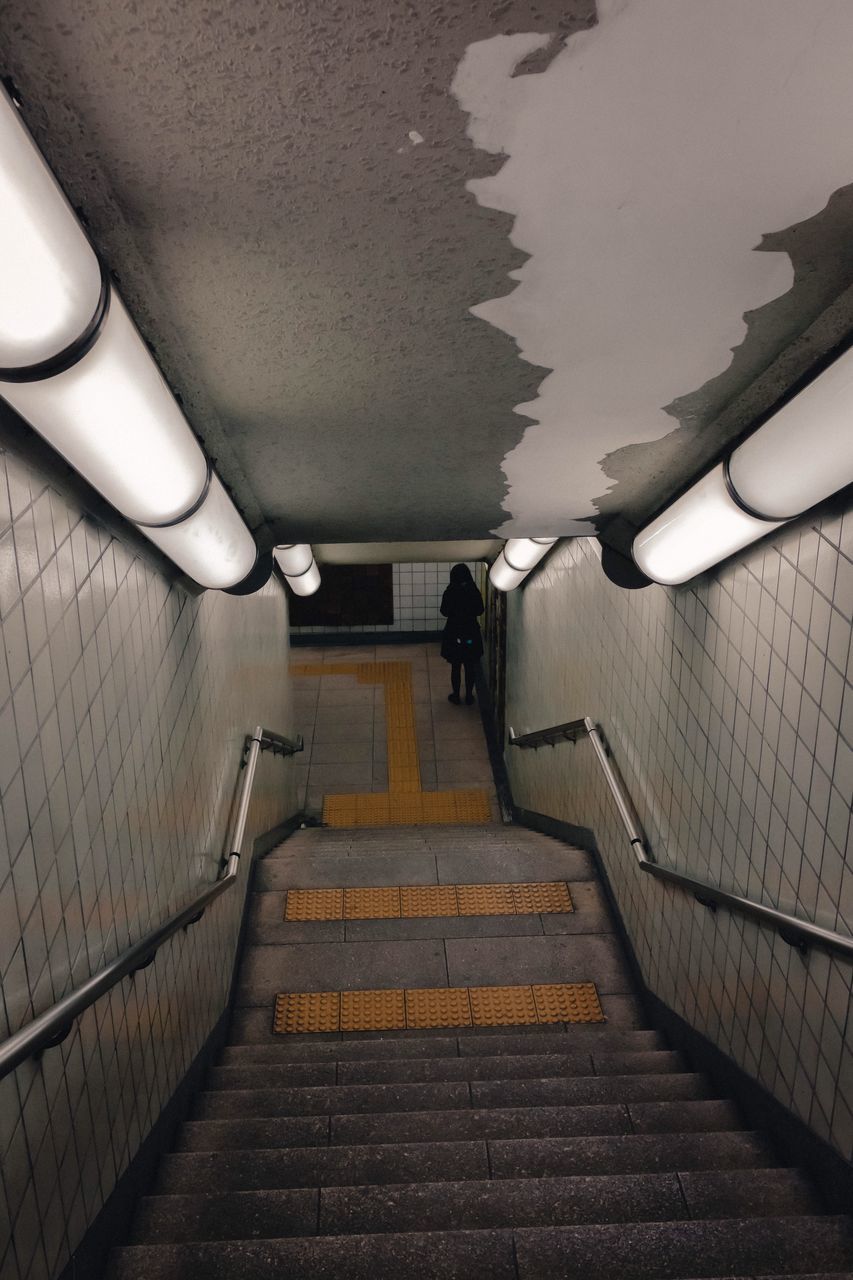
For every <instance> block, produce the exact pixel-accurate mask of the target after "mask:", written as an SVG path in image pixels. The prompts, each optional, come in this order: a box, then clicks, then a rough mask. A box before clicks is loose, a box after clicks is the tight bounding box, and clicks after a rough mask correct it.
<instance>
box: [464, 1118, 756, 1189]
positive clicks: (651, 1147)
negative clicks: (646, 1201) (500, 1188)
mask: <svg viewBox="0 0 853 1280" xmlns="http://www.w3.org/2000/svg"><path fill="white" fill-rule="evenodd" d="M488 1147H489V1163H490V1167H491V1170H492V1177H493V1178H557V1177H569V1176H573V1175H577V1174H586V1175H592V1174H605V1173H650V1172H677V1173H689V1172H695V1171H697V1170H722V1169H764V1168H773V1167H774V1166H775V1165H776V1164H777V1163H778V1161H777V1160H776V1158H775V1156H774V1154H773V1152H772V1151H771V1150H770V1148H769V1147H768V1145H767V1143H766V1141H765V1140H764V1139H763V1138H762V1137H761V1136H760V1135H759V1134H757V1133H751V1132H748V1131H746V1130H743V1131H739V1132H735V1133H729V1132H721V1133H649V1134H639V1133H638V1134H630V1135H629V1136H627V1137H624V1136H618V1135H617V1136H615V1137H590V1138H511V1139H504V1138H495V1139H490V1140H489V1143H488Z"/></svg>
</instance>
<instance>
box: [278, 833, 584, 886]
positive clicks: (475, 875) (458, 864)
mask: <svg viewBox="0 0 853 1280" xmlns="http://www.w3.org/2000/svg"><path fill="white" fill-rule="evenodd" d="M596 878H597V877H596V873H595V863H594V861H593V859H592V856H591V854H588V853H585V852H584V851H583V850H582V849H570V848H569V847H568V846H567V845H559V844H558V845H555V846H554V848H553V849H524V848H521V849H516V848H502V849H495V848H487V847H483V848H477V847H476V846H474V847H471V846H469V845H468V844H460V846H459V850H458V851H454V850H447V851H443V850H438V851H436V850H430V851H428V852H427V851H420V852H412V851H409V850H397V851H394V850H388V851H387V852H385V853H378V852H373V851H367V850H361V851H360V852H358V853H351V854H349V855H341V854H338V853H332V852H329V851H326V852H324V853H305V852H297V851H295V850H291V851H289V852H288V853H287V854H286V855H285V854H282V856H280V857H277V858H269V857H267V858H262V859H261V861H260V862H259V863H258V865H257V869H256V872H255V883H254V888H255V891H256V892H258V893H270V892H276V891H281V890H284V889H296V888H298V889H334V888H339V887H341V886H343V887H366V886H372V887H379V886H381V885H400V884H403V885H407V884H502V883H505V882H510V881H520V882H525V881H533V880H537V881H539V880H568V881H569V882H571V881H573V880H595V879H596Z"/></svg>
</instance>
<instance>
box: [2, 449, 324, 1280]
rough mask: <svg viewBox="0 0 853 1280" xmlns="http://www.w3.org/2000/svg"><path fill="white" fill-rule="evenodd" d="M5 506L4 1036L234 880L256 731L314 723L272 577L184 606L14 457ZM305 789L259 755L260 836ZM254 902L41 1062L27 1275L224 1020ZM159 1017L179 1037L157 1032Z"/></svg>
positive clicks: (33, 1116) (125, 1156)
mask: <svg viewBox="0 0 853 1280" xmlns="http://www.w3.org/2000/svg"><path fill="white" fill-rule="evenodd" d="M7 501H8V502H9V504H10V506H11V510H12V512H13V514H14V517H15V520H14V526H13V529H12V534H13V539H14V545H15V546H16V547H17V548H18V551H19V554H20V556H21V557H22V558H21V560H20V562H19V565H18V568H17V569H16V571H15V573H9V572H8V571H7V570H6V568H5V566H6V565H8V556H7V557H6V558H5V559H4V572H3V579H2V584H0V615H2V628H3V648H4V652H5V655H6V659H5V661H0V666H2V679H0V738H1V739H2V741H0V792H2V813H3V824H4V831H5V839H4V840H0V927H2V934H3V941H2V943H0V979H2V989H3V995H4V999H5V1008H4V1010H3V1013H2V1019H0V1020H2V1021H3V1023H4V1024H5V1021H6V1014H9V1015H10V1019H11V1020H12V1021H13V1022H14V1023H17V1022H18V1021H20V1020H21V1019H22V1018H26V1017H27V1016H31V1015H32V1012H33V1011H35V1012H39V1011H41V1009H42V1008H44V1007H46V1005H48V1004H50V1003H51V1002H52V1001H53V999H54V998H55V997H56V996H57V995H59V994H61V993H62V992H63V991H65V990H67V989H69V988H70V986H72V985H73V984H74V983H76V982H79V981H81V980H82V979H83V978H84V977H86V976H88V974H89V972H90V969H91V966H92V965H93V964H94V965H98V964H99V963H100V962H101V961H102V959H103V958H104V956H107V957H109V956H112V955H114V954H115V953H116V951H117V949H118V948H119V946H120V945H123V944H124V943H126V942H127V940H128V939H129V938H130V936H133V937H138V936H139V933H140V932H141V931H142V930H143V929H144V928H145V927H146V926H147V925H149V924H153V923H158V922H159V921H160V920H162V919H163V918H164V917H165V915H166V914H167V913H168V912H169V911H171V910H174V909H175V907H177V906H178V905H179V904H180V903H182V902H184V901H187V900H188V899H189V898H190V897H191V896H192V894H193V892H194V891H195V890H196V889H197V887H198V885H199V884H203V883H207V882H209V881H210V880H212V879H213V878H214V877H215V876H216V874H217V871H218V863H219V856H220V851H221V848H222V846H223V842H224V840H225V838H226V836H225V829H226V825H227V821H228V813H229V808H230V803H231V796H232V793H233V785H234V778H235V777H236V773H237V769H238V764H239V758H240V752H241V746H242V737H243V735H244V734H245V733H246V732H247V731H248V730H250V729H251V728H252V727H253V726H254V724H256V723H257V722H258V721H259V720H260V721H262V722H263V723H264V724H266V725H267V726H268V727H269V728H272V729H277V730H279V731H281V732H284V733H293V732H295V731H297V730H298V727H299V726H298V725H297V724H296V723H295V722H294V721H293V718H292V712H291V709H290V701H289V681H288V677H287V663H288V648H287V622H286V601H285V598H284V594H283V592H282V591H280V589H279V588H278V587H277V586H276V585H275V584H270V585H269V586H268V587H266V588H265V589H264V590H263V591H262V592H259V593H258V594H257V595H256V596H252V597H244V598H237V597H229V596H226V595H224V594H222V593H218V592H208V593H206V594H204V595H202V596H201V597H199V598H197V599H195V598H192V597H188V596H186V595H184V593H183V592H181V591H179V590H177V589H175V588H173V587H170V585H169V583H168V582H166V581H165V580H163V579H161V578H160V577H159V576H158V575H157V574H156V573H155V572H154V571H153V570H152V569H151V568H150V567H149V566H148V565H147V563H145V562H143V561H142V560H140V559H138V558H136V557H134V556H133V555H132V554H131V553H130V552H129V551H128V550H127V549H126V548H125V547H124V546H122V545H121V544H120V543H118V542H114V541H113V540H111V539H110V538H109V536H108V535H106V534H105V533H104V532H103V531H102V530H100V529H99V528H98V527H97V526H96V525H95V524H94V523H93V522H92V521H90V520H88V519H84V518H83V517H82V516H81V514H80V513H79V512H77V511H75V510H74V509H73V507H72V506H71V505H70V504H69V503H68V502H67V501H66V500H65V499H63V498H62V497H61V496H60V495H59V494H56V493H54V492H52V491H51V490H49V489H48V487H47V486H46V484H45V483H44V482H43V481H42V480H40V478H39V477H37V476H35V475H34V474H33V473H32V472H31V471H30V470H29V469H28V468H27V467H26V466H24V465H22V464H21V463H19V462H18V461H16V460H14V459H12V458H10V457H8V456H7V455H2V454H0V523H2V513H3V510H4V507H5V504H6V502H7ZM12 545H13V544H12V542H7V544H6V548H5V549H6V550H7V551H8V550H9V548H10V547H11V546H12ZM21 573H22V574H23V581H22V580H21ZM22 586H24V587H26V588H27V593H26V596H25V598H24V600H23V602H22V601H21V599H20V591H21V587H22ZM31 658H32V659H34V661H33V662H32V663H31ZM21 762H22V763H23V768H22V769H21V768H19V765H20V764H21ZM295 785H296V779H295V773H294V770H293V766H291V765H286V764H284V763H283V762H282V761H281V760H278V759H275V760H274V759H273V758H272V757H264V758H263V760H262V762H261V766H260V768H259V772H258V781H257V787H256V795H255V800H254V803H253V806H252V811H251V814H250V831H249V839H251V838H252V836H253V834H255V833H258V832H261V831H264V830H266V829H268V828H270V827H271V826H274V825H275V824H276V823H277V822H279V821H281V820H282V819H283V818H285V817H286V816H287V815H288V814H289V813H291V812H293V810H294V809H295V807H296V798H295ZM141 819H142V820H141ZM189 850H193V851H194V856H193V857H188V851H189ZM10 859H11V871H10ZM239 898H240V895H239V894H234V895H233V898H231V897H226V898H224V899H222V901H221V903H220V904H218V905H217V908H216V909H215V910H214V911H211V912H208V913H207V914H206V915H205V917H204V920H203V921H202V922H201V923H200V924H199V925H198V926H197V927H196V928H194V929H193V930H191V931H190V932H189V933H188V934H187V935H186V937H184V936H183V935H180V937H179V939H176V940H175V942H174V943H170V944H168V945H167V947H166V948H165V949H164V950H163V951H162V952H161V953H160V955H159V956H158V958H157V961H156V962H155V964H154V965H153V966H152V967H151V969H150V970H147V971H146V976H145V986H144V987H143V988H141V989H142V990H144V991H146V992H147V993H148V994H147V999H148V1000H149V1002H150V1010H151V1012H150V1015H149V1014H146V1013H144V1012H143V1011H142V1010H141V1009H140V1008H139V1006H138V1003H137V1001H138V998H139V991H140V986H139V983H138V982H135V983H133V984H123V985H122V986H121V987H120V988H117V989H116V990H115V991H114V992H113V993H112V995H111V996H110V997H108V998H104V999H103V1000H102V1001H99V1002H98V1004H97V1005H96V1006H95V1008H94V1009H93V1010H92V1011H90V1013H89V1014H87V1015H86V1016H84V1018H82V1019H80V1021H79V1022H78V1024H77V1026H76V1028H75V1031H74V1033H73V1035H72V1038H71V1039H70V1040H69V1041H66V1043H65V1045H64V1046H63V1048H62V1050H61V1051H59V1050H54V1051H52V1053H53V1055H54V1056H51V1054H50V1053H49V1054H47V1055H46V1056H45V1058H44V1059H43V1062H42V1067H41V1068H40V1071H41V1074H42V1076H43V1078H44V1080H45V1082H46V1084H47V1082H52V1083H51V1084H50V1092H48V1093H47V1094H46V1095H45V1094H43V1093H42V1094H39V1093H38V1092H36V1091H33V1090H30V1092H29V1093H27V1095H26V1101H25V1103H24V1107H23V1116H22V1118H23V1121H24V1125H25V1131H26V1134H27V1136H28V1137H30V1138H32V1139H33V1141H34V1142H35V1143H36V1147H37V1149H36V1148H34V1149H33V1150H31V1152H30V1156H31V1159H30V1160H28V1161H27V1162H26V1163H22V1162H19V1161H16V1160H15V1159H14V1157H13V1153H12V1149H11V1148H10V1147H9V1145H8V1144H9V1142H11V1138H10V1137H7V1138H6V1139H3V1135H2V1133H0V1140H2V1141H4V1142H5V1149H3V1148H0V1163H2V1165H3V1169H4V1179H3V1182H2V1187H0V1220H4V1221H9V1220H13V1221H14V1238H15V1245H16V1248H18V1250H19V1261H20V1259H21V1257H25V1258H26V1264H25V1265H24V1266H23V1269H22V1271H21V1274H22V1275H26V1277H27V1280H34V1278H35V1277H37V1276H40V1275H44V1276H45V1277H48V1276H50V1275H56V1274H58V1273H59V1271H61V1270H62V1268H63V1266H64V1265H65V1262H66V1261H67V1259H68V1253H69V1250H71V1249H73V1248H74V1247H75V1246H76V1244H77V1243H78V1242H79V1240H80V1239H81V1238H82V1235H83V1234H84V1232H85V1230H86V1228H87V1226H88V1224H89V1222H91V1220H92V1218H93V1216H94V1215H95V1214H96V1213H97V1211H98V1209H99V1207H100V1205H101V1204H102V1203H103V1200H104V1199H105V1198H106V1197H107V1196H108V1195H109V1194H110V1191H111V1190H112V1187H113V1186H114V1184H115V1180H116V1178H117V1176H118V1174H119V1172H120V1170H121V1169H122V1168H124V1167H126V1165H127V1164H128V1162H129V1161H130V1159H131V1158H132V1156H133V1154H134V1152H135V1151H136V1150H137V1148H138V1147H139V1145H140V1143H141V1142H142V1140H143V1139H144V1137H145V1136H146V1134H147V1132H148V1130H149V1128H150V1126H151V1124H152V1123H153V1121H154V1120H155V1119H156V1118H157V1115H158V1114H159V1111H160V1109H161V1106H162V1104H163V1103H165V1102H166V1101H167V1100H168V1097H169V1095H170V1093H171V1091H172V1090H173V1089H174V1087H175V1086H176V1084H177V1083H178V1081H179V1079H180V1077H181V1075H182V1073H183V1072H184V1071H185V1069H186V1067H187V1066H188V1065H189V1063H190V1062H191V1061H192V1059H193V1057H194V1056H195V1054H196V1053H197V1052H198V1049H199V1048H200V1046H201V1044H202V1043H203V1041H204V1039H205V1037H206V1036H207V1034H208V1033H209V1031H210V1030H211V1029H212V1027H213V1025H214V1023H215V1021H216V1019H217V1017H218V1016H219V1014H220V1013H221V1011H222V1008H223V1007H224V1000H225V997H226V985H227V975H228V964H227V957H228V955H229V954H230V953H231V952H232V951H233V948H234V945H235V941H236V933H237V928H238V923H239V914H240V907H241V903H240V901H239ZM12 910H14V914H15V917H16V920H15V926H14V928H13V929H11V932H10V931H9V929H8V928H7V925H8V924H9V923H10V922H11V914H10V913H11V912H12ZM18 939H22V940H23V941H18ZM12 943H14V944H15V945H14V946H12ZM214 956H216V957H218V960H217V963H213V957H214ZM223 958H226V959H225V962H223ZM190 974H195V975H197V976H196V978H194V979H190V977H189V975H190ZM198 975H201V979H200V981H199V979H198ZM188 981H192V983H193V989H192V991H191V992H190V991H189V989H187V982H188ZM182 989H184V990H183V994H182ZM178 1000H180V1001H181V1002H182V1008H181V1012H180V1016H179V1015H178V1004H177V1002H178ZM28 1011H29V1013H28ZM152 1019H153V1020H154V1025H155V1028H156V1027H160V1028H166V1027H172V1028H173V1029H174V1030H173V1031H172V1032H170V1033H169V1034H168V1035H166V1036H165V1037H164V1035H163V1034H162V1031H160V1032H157V1033H154V1034H152V1033H151V1031H150V1030H149V1028H150V1027H151V1025H152ZM87 1028H88V1030H87ZM96 1028H100V1030H97V1029H96ZM93 1029H95V1030H94V1034H93ZM4 1030H5V1029H4ZM87 1037H88V1039H87ZM117 1037H118V1038H117ZM84 1044H87V1045H88V1048H87V1049H86V1053H85V1055H82V1046H83V1045H84ZM60 1053H61V1054H62V1055H63V1056H69V1060H76V1055H78V1054H81V1056H80V1058H79V1061H80V1062H81V1064H82V1061H83V1057H84V1056H85V1058H86V1067H85V1069H82V1065H81V1071H80V1074H79V1081H78V1085H77V1087H76V1090H75V1096H74V1097H71V1096H70V1095H69V1094H68V1092H67V1091H65V1092H64V1093H63V1092H61V1091H60V1092H57V1089H58V1088H59V1082H60V1081H61V1080H62V1057H60V1056H58V1055H60ZM92 1055H95V1056H94V1057H93V1056H92ZM100 1061H103V1062H104V1063H105V1068H104V1070H101V1069H100V1068H98V1067H97V1063H98V1062H100ZM18 1074H19V1075H20V1079H21V1080H22V1081H23V1080H25V1079H26V1080H29V1079H31V1078H32V1072H30V1071H29V1069H26V1070H23V1071H22V1072H21V1073H18ZM141 1081H145V1082H148V1083H146V1084H145V1086H144V1087H139V1084H140V1082H141ZM155 1082H156V1088H154V1083H155ZM149 1084H150V1085H151V1087H149ZM152 1088H154V1092H153V1093H152ZM45 1098H47V1106H46V1103H45ZM48 1117H49V1122H48ZM18 1127H19V1129H20V1126H18ZM72 1127H73V1133H74V1140H73V1141H69V1135H70V1133H71V1130H72ZM59 1148H61V1150H60V1149H59ZM4 1196H5V1198H6V1203H5V1204H4V1203H3V1197H4ZM45 1224H48V1225H45ZM0 1266H2V1268H3V1274H4V1278H5V1274H6V1269H7V1268H6V1261H5V1260H4V1261H3V1262H2V1263H0ZM10 1274H11V1273H10Z"/></svg>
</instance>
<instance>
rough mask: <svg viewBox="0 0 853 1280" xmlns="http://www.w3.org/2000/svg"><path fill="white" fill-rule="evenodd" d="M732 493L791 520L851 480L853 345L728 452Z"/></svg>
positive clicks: (758, 511)
mask: <svg viewBox="0 0 853 1280" xmlns="http://www.w3.org/2000/svg"><path fill="white" fill-rule="evenodd" d="M728 467H729V480H730V482H731V485H732V488H733V489H734V491H735V492H734V497H735V500H736V501H739V502H740V503H741V504H742V505H743V506H745V507H746V508H748V509H749V510H750V511H752V512H754V514H755V515H759V516H763V517H764V518H765V519H767V520H790V519H792V518H793V517H794V516H798V515H800V514H801V513H802V512H803V511H808V509H809V508H810V507H813V506H815V504H816V503H818V502H822V501H823V499H824V498H828V497H829V496H830V494H833V493H835V492H836V491H837V490H838V489H843V488H844V487H845V485H848V484H850V483H851V481H853V349H851V350H849V351H846V352H845V353H844V355H842V356H839V358H838V359H837V360H836V361H835V362H834V363H833V364H831V365H830V366H829V368H828V369H825V370H824V372H823V373H821V374H819V375H818V377H816V378H815V379H814V381H813V382H810V383H809V384H808V386H806V387H804V388H803V390H802V391H800V392H799V394H798V395H796V396H795V397H794V398H793V399H792V400H790V401H789V402H788V404H786V405H783V407H782V408H781V409H780V410H779V411H778V412H777V413H774V415H773V417H772V418H770V419H768V421H767V422H765V423H764V425H763V426H761V427H759V428H758V430H757V431H755V432H754V433H753V434H752V435H751V436H749V437H747V439H746V440H744V441H743V443H742V444H740V445H738V447H737V448H736V449H735V451H734V453H733V454H732V456H731V457H730V458H729V462H728Z"/></svg>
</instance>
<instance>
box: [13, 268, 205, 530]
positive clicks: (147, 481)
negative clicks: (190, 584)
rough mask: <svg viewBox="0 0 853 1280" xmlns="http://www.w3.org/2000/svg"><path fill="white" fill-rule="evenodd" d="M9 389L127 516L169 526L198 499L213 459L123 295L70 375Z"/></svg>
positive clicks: (34, 422) (36, 424)
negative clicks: (154, 356) (203, 446)
mask: <svg viewBox="0 0 853 1280" xmlns="http://www.w3.org/2000/svg"><path fill="white" fill-rule="evenodd" d="M0 393H2V395H3V396H4V397H5V398H6V399H7V400H8V401H9V403H10V404H11V405H12V407H13V408H14V409H16V410H17V411H18V413H20V415H21V417H23V418H25V419H26V421H27V422H29V424H30V425H31V426H32V427H35V429H36V431H38V433H39V434H40V435H42V436H44V438H45V439H46V440H47V441H48V443H49V444H52V445H53V447H54V448H55V449H57V450H58V451H59V452H60V453H61V454H62V455H63V457H64V458H67V459H68V461H69V462H70V463H71V465H72V466H73V467H75V468H76V470H77V471H79V472H80V474H81V475H83V476H85V477H86V479H87V480H88V481H89V483H90V484H92V485H94V487H95V488H96V489H98V490H99V491H100V492H101V493H102V494H103V495H104V497H105V498H106V499H107V500H108V501H109V502H111V503H112V504H113V506H114V507H118V509H119V511H121V512H122V514H123V515H125V516H127V518H128V519H129V520H133V521H134V522H135V523H137V524H165V523H166V522H167V521H170V520H175V519H177V518H178V517H180V516H182V515H183V514H184V512H186V511H189V509H190V508H191V507H192V506H194V505H195V504H196V503H197V502H198V500H199V498H200V497H201V495H202V493H203V492H204V487H205V484H206V483H207V461H206V459H205V456H204V453H203V452H202V449H201V446H200V445H199V443H198V441H197V440H196V438H195V436H194V435H193V433H192V431H191V430H190V428H189V426H188V424H187V421H186V419H185V418H184V415H183V414H182V413H181V411H180V409H179V408H178V405H177V402H176V401H175V398H174V396H173V395H172V393H171V391H170V390H169V388H168V386H167V385H166V382H165V381H164V379H163V376H162V375H161V373H160V370H159V369H158V368H157V366H156V364H155V363H154V361H153V360H152V358H151V355H150V353H149V351H148V348H147V347H146V345H145V343H144V342H143V341H142V338H141V337H140V336H139V333H138V331H137V329H136V327H135V326H134V324H133V321H132V320H131V318H130V316H129V315H128V313H127V311H126V310H125V308H124V305H123V303H122V301H121V299H120V298H119V297H118V296H117V295H116V294H115V293H113V295H112V299H111V302H110V309H109V312H108V314H107V317H106V320H105V321H104V324H103V327H102V329H101V332H100V334H99V336H98V338H97V340H96V342H95V343H94V345H93V346H92V348H91V350H89V351H88V352H87V353H86V355H84V356H83V357H82V359H80V360H78V361H77V363H76V364H72V365H71V367H70V368H69V369H66V370H65V371H64V372H63V373H58V374H55V375H54V376H53V377H52V378H45V379H43V380H41V381H37V382H18V383H8V382H0Z"/></svg>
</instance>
